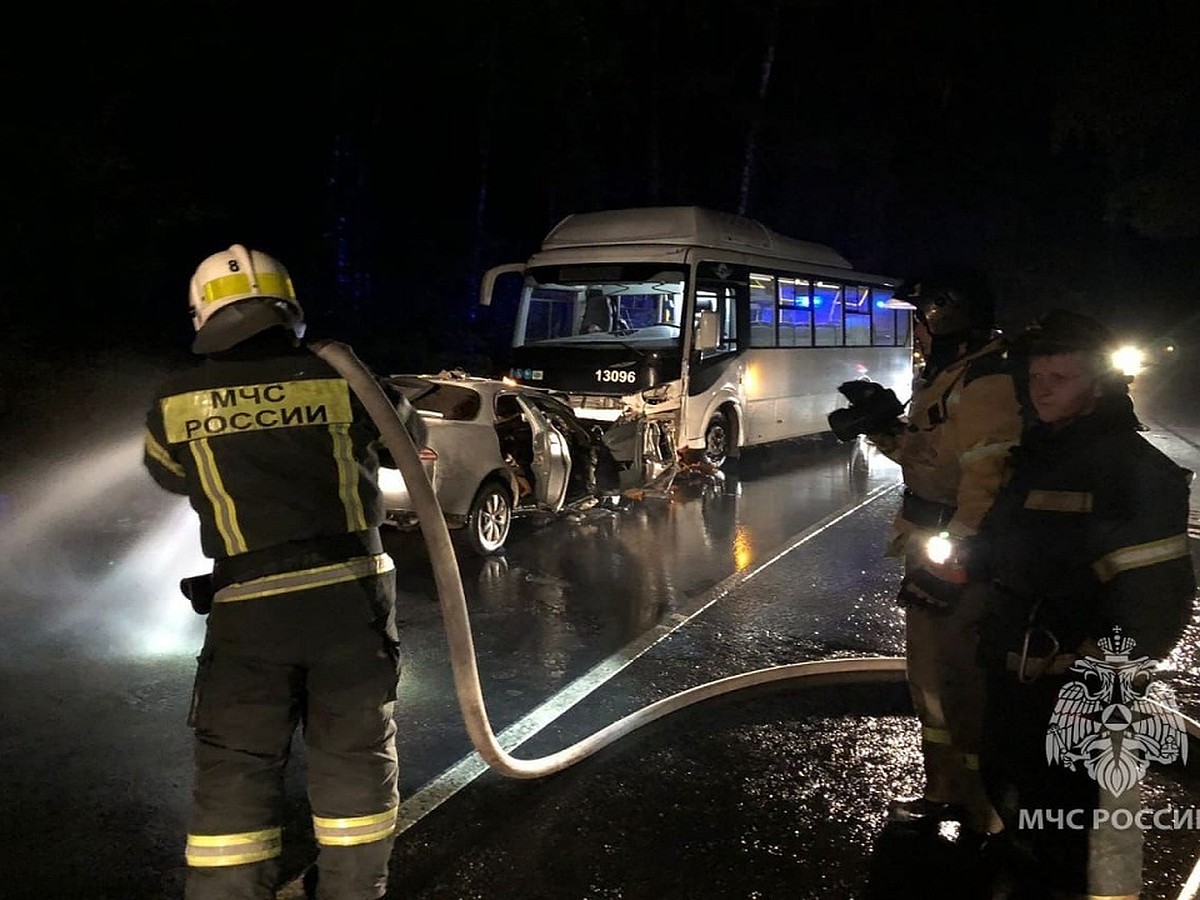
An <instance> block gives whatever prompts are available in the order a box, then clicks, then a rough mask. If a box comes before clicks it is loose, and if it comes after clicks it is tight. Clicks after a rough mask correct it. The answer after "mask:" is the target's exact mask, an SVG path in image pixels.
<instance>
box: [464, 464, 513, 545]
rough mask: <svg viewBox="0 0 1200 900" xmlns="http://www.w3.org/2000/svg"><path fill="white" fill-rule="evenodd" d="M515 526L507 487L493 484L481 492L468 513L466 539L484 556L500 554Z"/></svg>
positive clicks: (493, 482)
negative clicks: (509, 532)
mask: <svg viewBox="0 0 1200 900" xmlns="http://www.w3.org/2000/svg"><path fill="white" fill-rule="evenodd" d="M511 525H512V501H511V500H510V499H509V496H508V491H507V490H506V489H505V488H504V486H503V485H501V484H499V483H498V482H495V481H489V482H487V483H485V484H484V485H483V487H481V488H480V489H479V493H477V494H476V495H475V499H474V500H472V501H471V509H470V512H468V513H467V524H466V537H467V542H468V543H469V544H470V545H471V549H472V550H474V551H475V552H476V553H478V554H479V555H480V556H491V555H492V554H493V553H498V552H499V551H500V550H501V549H502V548H503V547H504V542H505V540H507V538H508V529H509V527H510V526H511Z"/></svg>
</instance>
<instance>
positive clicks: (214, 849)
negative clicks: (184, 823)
mask: <svg viewBox="0 0 1200 900" xmlns="http://www.w3.org/2000/svg"><path fill="white" fill-rule="evenodd" d="M282 845H283V829H282V828H266V829H264V830H262V831H244V832H242V833H241V834H189V835H188V838H187V864H188V865H189V866H195V867H198V868H205V867H211V866H241V865H245V864H246V863H254V862H262V861H263V860H264V859H274V858H275V857H276V856H278V855H279V853H280V850H281V848H282Z"/></svg>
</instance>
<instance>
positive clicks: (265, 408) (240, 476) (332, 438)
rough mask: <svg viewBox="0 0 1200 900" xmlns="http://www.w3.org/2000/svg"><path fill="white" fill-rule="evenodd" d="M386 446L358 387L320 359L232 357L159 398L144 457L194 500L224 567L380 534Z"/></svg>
mask: <svg viewBox="0 0 1200 900" xmlns="http://www.w3.org/2000/svg"><path fill="white" fill-rule="evenodd" d="M376 441H378V432H377V431H376V429H375V427H374V425H373V423H371V421H370V419H369V418H368V417H367V414H366V412H365V410H364V409H363V408H362V406H361V404H360V403H359V402H358V400H357V398H356V397H354V396H353V394H352V392H351V391H350V388H349V385H347V384H346V382H345V381H344V380H343V379H341V378H340V377H338V375H337V373H336V372H335V371H334V370H333V368H332V367H330V366H329V365H328V364H327V363H325V362H324V361H323V360H321V359H319V358H318V357H317V356H315V355H314V354H312V353H311V352H309V351H307V350H303V349H296V350H294V351H292V352H286V351H279V352H275V353H272V354H270V355H265V356H257V357H249V356H247V355H245V354H241V355H239V354H221V355H218V356H215V357H210V358H208V359H206V360H205V361H204V362H203V363H202V364H201V365H200V366H198V367H196V368H195V369H193V370H190V371H187V372H183V373H180V374H179V375H177V376H175V377H174V378H172V379H170V380H169V381H168V382H167V383H166V384H165V385H164V386H163V387H162V388H161V389H160V390H159V392H158V395H157V400H156V401H155V403H154V404H153V406H152V407H151V409H150V411H149V413H148V414H147V418H146V439H145V455H144V460H145V465H146V467H147V469H148V470H149V472H150V474H151V475H152V476H153V477H154V479H155V481H157V482H158V483H159V484H160V485H161V486H162V487H164V488H166V489H167V490H170V491H173V492H175V493H180V494H186V495H187V496H188V498H189V499H190V500H191V504H192V506H193V507H194V508H195V510H196V512H197V513H198V515H199V517H200V542H201V546H202V548H203V550H204V554H205V555H206V556H208V557H211V558H214V559H221V558H223V557H229V556H235V555H238V554H242V553H247V552H249V551H253V550H258V549H261V548H264V547H271V546H274V545H279V544H285V543H287V542H289V541H299V540H305V539H307V538H311V537H314V536H318V535H336V534H343V533H349V532H358V531H363V530H365V529H369V528H374V527H376V526H378V525H379V524H380V523H381V522H382V520H383V507H382V501H381V498H380V492H379V486H378V483H377V476H378V469H379V461H378V455H377V451H376Z"/></svg>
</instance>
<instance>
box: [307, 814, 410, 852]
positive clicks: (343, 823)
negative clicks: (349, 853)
mask: <svg viewBox="0 0 1200 900" xmlns="http://www.w3.org/2000/svg"><path fill="white" fill-rule="evenodd" d="M396 812H397V810H396V807H392V808H391V809H389V810H385V811H384V812H381V813H376V814H375V815H371V816H356V817H354V818H350V819H326V818H323V817H321V816H313V834H314V835H315V836H316V838H317V843H318V844H321V845H323V846H326V847H353V846H355V845H356V844H370V843H372V842H374V841H382V840H383V839H384V838H387V837H391V835H392V832H394V831H395V830H396Z"/></svg>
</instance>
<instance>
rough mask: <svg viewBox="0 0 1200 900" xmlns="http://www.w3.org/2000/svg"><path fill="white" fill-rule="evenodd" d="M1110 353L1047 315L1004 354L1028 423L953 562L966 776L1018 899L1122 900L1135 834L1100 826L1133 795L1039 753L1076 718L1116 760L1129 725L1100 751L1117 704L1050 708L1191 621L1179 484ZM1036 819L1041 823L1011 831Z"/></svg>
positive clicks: (1061, 754)
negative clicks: (976, 585)
mask: <svg viewBox="0 0 1200 900" xmlns="http://www.w3.org/2000/svg"><path fill="white" fill-rule="evenodd" d="M1110 346H1111V344H1110V336H1109V333H1108V332H1107V330H1106V329H1105V328H1104V327H1103V326H1102V325H1100V324H1099V323H1098V322H1096V321H1095V320H1093V319H1091V318H1089V317H1085V316H1082V315H1079V314H1076V313H1072V312H1065V311H1056V312H1053V313H1050V314H1048V315H1047V316H1045V317H1043V319H1042V320H1041V321H1040V322H1039V323H1037V324H1036V325H1035V326H1033V327H1031V328H1030V329H1029V330H1027V332H1026V333H1025V334H1023V335H1022V336H1021V337H1020V339H1019V340H1018V341H1017V342H1016V343H1015V345H1014V352H1018V351H1019V352H1020V354H1021V356H1022V358H1024V359H1027V363H1024V364H1023V365H1022V367H1021V368H1022V370H1023V371H1024V372H1025V373H1026V379H1024V380H1023V383H1025V384H1027V388H1026V389H1025V390H1023V391H1022V393H1023V395H1024V396H1025V398H1026V399H1027V403H1028V408H1029V415H1028V416H1027V420H1028V421H1029V423H1030V424H1029V425H1028V427H1027V428H1026V430H1025V432H1024V434H1023V436H1022V439H1021V443H1020V445H1019V446H1018V447H1017V448H1014V450H1013V452H1012V454H1011V462H1010V465H1011V474H1010V475H1009V476H1008V479H1007V483H1006V484H1005V486H1004V487H1003V488H1002V490H1001V491H1000V493H999V495H998V497H997V499H996V502H995V504H994V505H993V507H992V509H991V510H990V512H989V513H988V515H987V516H986V517H985V519H984V521H983V523H982V525H981V528H980V533H979V537H980V538H981V539H982V540H981V545H980V552H978V553H974V554H972V556H971V560H972V562H971V567H972V570H973V576H974V577H977V578H980V579H987V580H991V581H992V582H993V590H992V592H991V594H990V596H989V599H988V605H987V612H986V614H985V617H984V622H983V630H982V636H981V641H980V659H981V662H982V663H983V664H984V666H985V668H986V671H987V706H986V712H985V728H984V735H985V740H984V749H983V754H982V765H983V772H984V778H985V781H986V783H987V785H988V788H989V792H990V794H991V796H992V798H993V801H994V803H995V804H996V807H997V809H998V810H999V811H1000V813H1001V815H1002V816H1003V818H1004V820H1005V822H1006V824H1007V826H1008V827H1007V828H1006V834H1007V835H1008V837H1009V838H1010V839H1011V840H1012V841H1013V842H1014V845H1015V850H1016V851H1017V852H1016V853H1015V854H1014V859H1017V860H1024V861H1025V863H1026V865H1025V866H1024V867H1023V868H1022V871H1021V875H1020V877H1019V878H1018V883H1019V886H1018V888H1017V890H1018V891H1023V893H1018V894H1016V896H1020V897H1027V896H1028V897H1060V896H1071V897H1110V898H1117V897H1126V898H1133V897H1136V896H1138V892H1139V891H1140V890H1141V862H1142V834H1141V831H1140V830H1139V828H1138V827H1136V826H1135V827H1130V828H1119V827H1112V826H1115V825H1118V824H1119V819H1118V818H1115V817H1114V815H1113V814H1114V812H1115V811H1116V810H1118V809H1122V810H1125V811H1126V815H1127V816H1128V815H1130V814H1131V813H1136V812H1137V811H1139V810H1140V797H1139V790H1138V786H1137V785H1136V784H1135V785H1133V787H1131V788H1129V789H1127V790H1124V791H1120V790H1115V791H1109V790H1107V789H1105V788H1103V787H1102V786H1101V781H1099V780H1097V774H1096V771H1092V772H1089V771H1087V768H1088V767H1086V766H1085V765H1084V764H1083V758H1084V756H1086V755H1087V754H1085V753H1080V752H1078V751H1079V748H1077V747H1071V746H1066V745H1065V744H1064V746H1062V747H1061V748H1060V747H1058V745H1057V744H1056V743H1055V742H1056V741H1057V740H1058V739H1059V738H1061V737H1065V736H1069V735H1071V734H1072V733H1075V734H1079V733H1080V732H1079V729H1080V728H1083V727H1086V726H1088V725H1089V722H1090V723H1091V724H1093V725H1094V726H1095V728H1094V731H1093V736H1094V737H1097V738H1101V740H1099V741H1095V740H1093V741H1092V742H1091V743H1092V745H1093V747H1094V748H1099V749H1100V750H1107V751H1109V752H1110V753H1111V752H1112V751H1114V749H1115V750H1116V751H1117V753H1116V756H1115V757H1114V759H1117V758H1118V757H1120V756H1121V755H1122V754H1124V753H1126V751H1129V750H1131V748H1134V747H1135V745H1134V744H1132V743H1130V742H1129V738H1128V736H1132V735H1134V734H1136V733H1137V729H1138V728H1139V725H1140V723H1138V722H1137V721H1135V722H1133V723H1128V722H1122V723H1120V724H1117V725H1115V726H1114V727H1115V728H1116V729H1117V730H1118V731H1122V732H1123V733H1124V734H1125V735H1127V737H1126V738H1125V739H1124V743H1122V742H1119V741H1117V742H1115V739H1113V738H1112V737H1111V735H1110V734H1107V733H1106V732H1104V731H1103V730H1102V729H1101V727H1100V725H1099V723H1100V721H1101V720H1102V718H1104V714H1103V713H1102V712H1101V709H1100V708H1101V707H1105V708H1107V709H1108V710H1110V711H1116V712H1119V711H1120V709H1121V708H1123V707H1122V704H1129V703H1130V702H1131V700H1130V698H1129V697H1124V699H1122V698H1121V697H1119V696H1115V695H1111V692H1109V694H1107V695H1106V699H1101V700H1098V701H1097V702H1096V708H1095V709H1094V710H1092V711H1091V712H1093V713H1095V714H1096V715H1095V716H1092V715H1091V714H1090V713H1087V712H1086V711H1085V710H1084V709H1083V707H1078V706H1075V707H1072V708H1070V709H1068V707H1067V706H1060V705H1059V704H1060V703H1061V702H1065V701H1066V700H1068V699H1069V698H1071V697H1083V696H1084V695H1085V694H1086V693H1087V691H1090V690H1092V688H1094V687H1096V686H1097V685H1102V684H1104V683H1105V681H1104V677H1105V676H1104V675H1103V672H1102V670H1103V669H1105V668H1107V669H1108V670H1109V672H1115V673H1116V675H1114V676H1112V677H1113V678H1114V679H1115V681H1120V680H1121V678H1120V677H1119V676H1120V673H1121V672H1122V671H1125V672H1130V671H1135V670H1136V671H1137V672H1139V673H1140V674H1139V675H1137V676H1136V677H1139V678H1145V677H1146V676H1147V672H1148V669H1147V666H1146V665H1142V666H1140V667H1138V666H1134V667H1133V668H1131V667H1130V664H1129V660H1130V659H1131V658H1133V659H1137V658H1146V657H1148V658H1149V659H1150V660H1161V659H1163V658H1165V656H1166V655H1167V654H1168V653H1169V652H1170V651H1171V649H1172V647H1174V646H1175V644H1176V643H1177V642H1178V640H1179V639H1180V637H1181V635H1182V633H1183V630H1184V628H1185V626H1186V625H1187V624H1188V622H1189V621H1190V620H1191V615H1192V606H1193V602H1194V596H1195V589H1196V583H1195V577H1194V573H1193V568H1192V560H1191V555H1190V553H1189V550H1188V538H1187V519H1188V493H1189V482H1190V473H1189V472H1187V471H1186V470H1184V469H1181V468H1180V467H1179V466H1178V465H1176V464H1175V463H1174V462H1172V461H1171V460H1170V459H1169V458H1168V457H1166V456H1165V455H1164V454H1163V453H1161V452H1160V451H1159V450H1158V449H1156V448H1155V447H1154V446H1152V445H1151V444H1150V443H1149V442H1147V441H1146V440H1145V439H1144V438H1143V437H1142V436H1141V435H1140V434H1139V433H1138V432H1139V431H1141V430H1144V429H1143V427H1142V426H1141V425H1140V423H1139V422H1138V420H1137V417H1136V415H1135V413H1134V409H1133V403H1132V401H1131V399H1130V397H1129V394H1128V382H1129V379H1127V378H1126V377H1124V376H1123V375H1122V374H1121V373H1119V372H1116V371H1115V370H1113V369H1112V368H1111V366H1110V364H1109V361H1108V359H1107V356H1106V354H1107V352H1108V350H1109V349H1110ZM1135 644H1136V646H1134V645H1135ZM1089 671H1090V672H1091V674H1090V675H1088V674H1086V673H1087V672H1089ZM1069 682H1076V687H1079V689H1080V690H1081V691H1083V693H1076V691H1075V690H1074V689H1071V688H1070V687H1069V685H1068V683H1069ZM1086 684H1091V686H1092V688H1086V690H1085V689H1084V687H1083V686H1085V685H1086ZM1109 687H1110V688H1111V687H1112V684H1111V683H1110V684H1109ZM1141 687H1142V688H1144V687H1145V685H1142V686H1141ZM1064 688H1068V689H1067V690H1066V692H1065V693H1063V691H1064ZM1092 693H1093V694H1095V697H1099V696H1100V694H1103V693H1105V692H1104V691H1099V692H1096V691H1092ZM1124 708H1128V707H1127V706H1126V707H1124ZM1060 713H1061V714H1060ZM1056 718H1057V720H1058V722H1057V727H1055V720H1056ZM1183 739H1184V740H1186V737H1185V738H1183ZM1067 743H1069V741H1068V742H1067ZM1071 753H1078V755H1076V756H1075V757H1074V758H1073V760H1066V759H1065V756H1066V755H1069V754H1071ZM1130 760H1131V761H1134V762H1136V757H1131V758H1130ZM1130 760H1127V761H1130ZM1118 761H1119V759H1118ZM1156 761H1163V760H1161V759H1160V760H1156ZM1068 762H1069V764H1070V765H1071V766H1072V767H1073V769H1074V770H1073V771H1072V770H1071V769H1069V768H1068V766H1067V765H1066V764H1064V763H1068ZM1101 780H1103V776H1101ZM1105 783H1108V784H1110V785H1111V784H1112V783H1111V782H1105ZM1022 810H1024V811H1025V814H1026V816H1027V820H1026V823H1025V826H1024V827H1022V826H1021V813H1022ZM1094 810H1103V811H1104V815H1101V816H1094V815H1093V811H1094ZM1038 812H1040V813H1041V814H1043V815H1048V816H1049V817H1050V818H1049V819H1045V820H1043V821H1041V822H1037V821H1035V820H1033V819H1030V818H1028V816H1031V815H1033V814H1034V813H1038ZM1128 821H1129V820H1128V819H1126V822H1128ZM1097 823H1099V824H1100V827H1099V828H1096V827H1093V825H1094V824H1097Z"/></svg>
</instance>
